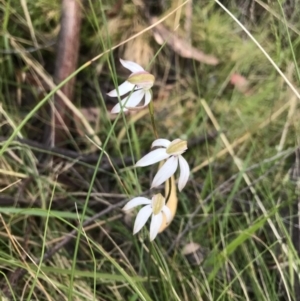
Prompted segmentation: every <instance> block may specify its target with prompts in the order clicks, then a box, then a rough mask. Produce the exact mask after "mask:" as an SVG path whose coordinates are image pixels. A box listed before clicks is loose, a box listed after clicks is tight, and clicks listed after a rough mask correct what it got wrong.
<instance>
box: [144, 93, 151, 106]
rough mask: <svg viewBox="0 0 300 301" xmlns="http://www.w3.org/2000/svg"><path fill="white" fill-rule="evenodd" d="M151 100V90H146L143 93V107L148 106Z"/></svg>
mask: <svg viewBox="0 0 300 301" xmlns="http://www.w3.org/2000/svg"><path fill="white" fill-rule="evenodd" d="M151 99H152V93H151V90H146V91H145V103H144V105H143V106H144V107H146V106H148V104H149V103H150V101H151Z"/></svg>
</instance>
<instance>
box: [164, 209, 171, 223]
mask: <svg viewBox="0 0 300 301" xmlns="http://www.w3.org/2000/svg"><path fill="white" fill-rule="evenodd" d="M162 212H163V213H164V214H165V216H166V219H167V223H169V222H170V221H171V219H172V213H171V210H170V208H169V207H167V206H163V208H162Z"/></svg>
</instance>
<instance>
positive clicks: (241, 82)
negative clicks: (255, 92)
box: [230, 73, 250, 95]
mask: <svg viewBox="0 0 300 301" xmlns="http://www.w3.org/2000/svg"><path fill="white" fill-rule="evenodd" d="M230 83H231V84H232V85H233V86H234V87H235V88H236V89H237V90H238V91H239V92H241V93H243V94H245V95H249V93H250V91H249V86H250V84H249V81H248V80H247V79H246V77H244V76H242V75H241V74H238V73H233V74H232V75H231V78H230Z"/></svg>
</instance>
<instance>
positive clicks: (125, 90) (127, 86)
mask: <svg viewBox="0 0 300 301" xmlns="http://www.w3.org/2000/svg"><path fill="white" fill-rule="evenodd" d="M134 86H135V85H134V84H131V83H130V82H128V81H125V82H124V83H123V84H121V85H120V86H119V87H118V88H117V89H114V90H112V91H110V92H108V93H107V95H108V96H111V97H117V96H118V95H119V96H122V95H124V94H126V93H128V92H130V91H132V90H133V88H134ZM118 91H119V93H118Z"/></svg>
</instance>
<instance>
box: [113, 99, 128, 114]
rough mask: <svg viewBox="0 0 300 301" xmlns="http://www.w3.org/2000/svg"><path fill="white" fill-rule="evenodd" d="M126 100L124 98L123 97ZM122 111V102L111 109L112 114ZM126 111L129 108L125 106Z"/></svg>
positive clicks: (124, 110)
mask: <svg viewBox="0 0 300 301" xmlns="http://www.w3.org/2000/svg"><path fill="white" fill-rule="evenodd" d="M123 100H124V99H123ZM121 103H122V101H121ZM120 111H121V106H120V104H119V103H117V104H116V105H115V106H114V107H113V108H112V109H111V111H110V112H111V113H112V114H116V113H119V112H120ZM126 111H128V109H126V108H124V107H123V112H126Z"/></svg>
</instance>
